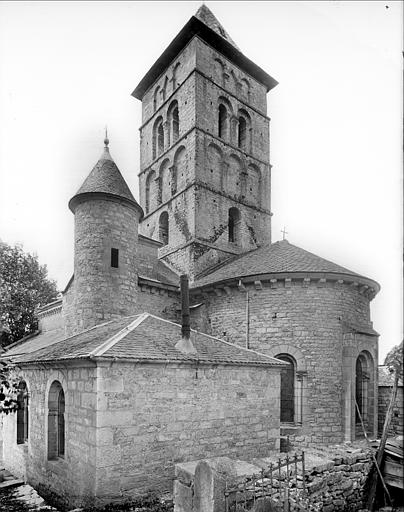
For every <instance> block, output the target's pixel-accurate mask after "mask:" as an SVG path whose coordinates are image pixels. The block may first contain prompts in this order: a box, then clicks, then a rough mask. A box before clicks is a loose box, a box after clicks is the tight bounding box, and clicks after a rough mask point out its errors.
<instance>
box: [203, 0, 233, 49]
mask: <svg viewBox="0 0 404 512" xmlns="http://www.w3.org/2000/svg"><path fill="white" fill-rule="evenodd" d="M195 18H198V20H201V21H202V22H203V23H204V24H205V25H206V26H207V27H209V28H210V29H211V30H213V31H214V32H216V34H219V36H221V37H223V38H224V39H226V41H228V42H229V43H230V44H232V45H233V46H234V47H235V48H237V49H238V50H239V47H238V46H237V45H236V43H235V42H234V41H233V39H232V38H231V37H230V36H229V34H228V33H227V32H226V30H225V29H224V28H223V25H222V24H221V23H220V22H219V20H218V19H217V18H216V16H215V15H214V14H213V12H212V11H211V10H210V9H209V8H208V7H206V5H205V4H202V5H201V6H200V7H199V9H198V10H197V12H196V14H195Z"/></svg>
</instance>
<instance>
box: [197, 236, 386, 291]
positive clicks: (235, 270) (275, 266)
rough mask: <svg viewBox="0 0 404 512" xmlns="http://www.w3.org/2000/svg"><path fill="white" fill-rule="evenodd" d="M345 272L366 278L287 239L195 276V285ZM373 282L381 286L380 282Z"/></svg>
mask: <svg viewBox="0 0 404 512" xmlns="http://www.w3.org/2000/svg"><path fill="white" fill-rule="evenodd" d="M300 272H301V273H305V272H307V273H313V272H314V273H326V274H345V275H349V276H355V277H357V278H363V279H366V278H364V277H363V276H360V275H359V274H357V273H355V272H352V271H351V270H348V269H347V268H344V267H341V266H340V265H337V264H336V263H333V262H332V261H328V260H325V259H324V258H320V257H319V256H316V255H315V254H312V253H311V252H308V251H305V250H304V249H301V248H300V247H297V246H296V245H292V244H291V243H289V242H288V241H287V240H281V241H279V242H275V243H273V244H271V245H265V246H262V247H259V248H258V249H255V250H253V251H250V252H248V253H246V254H242V255H240V256H238V257H236V258H235V259H233V260H231V261H230V262H228V263H226V262H225V263H224V264H222V265H220V266H218V267H216V269H213V271H211V272H210V273H209V274H208V275H205V276H203V277H200V278H198V279H196V281H195V282H194V283H193V285H192V287H193V288H198V287H202V286H206V285H209V284H214V283H217V282H220V281H225V280H227V279H234V278H242V277H247V276H258V275H262V274H279V273H300ZM374 285H375V286H376V287H377V288H378V285H377V283H374Z"/></svg>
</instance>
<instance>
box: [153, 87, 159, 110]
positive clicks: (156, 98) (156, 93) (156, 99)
mask: <svg viewBox="0 0 404 512" xmlns="http://www.w3.org/2000/svg"><path fill="white" fill-rule="evenodd" d="M159 91H160V87H159V86H157V87H156V88H155V90H154V97H153V110H154V112H156V110H157V107H158V104H159Z"/></svg>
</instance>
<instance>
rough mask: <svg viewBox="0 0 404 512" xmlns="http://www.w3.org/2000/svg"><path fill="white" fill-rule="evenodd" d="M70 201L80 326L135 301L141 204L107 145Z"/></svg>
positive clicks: (124, 310) (129, 308) (120, 312)
mask: <svg viewBox="0 0 404 512" xmlns="http://www.w3.org/2000/svg"><path fill="white" fill-rule="evenodd" d="M108 142H109V141H108V139H107V138H106V140H105V148H104V152H103V154H102V156H101V158H100V159H99V160H98V162H97V163H96V165H95V166H94V168H93V170H92V171H91V172H90V174H89V175H88V176H87V178H86V180H85V181H84V183H83V185H82V186H81V187H80V189H79V190H78V192H77V193H76V194H75V195H74V196H73V197H72V199H71V200H70V201H69V208H70V209H71V211H72V212H73V213H74V216H75V241H74V281H73V290H72V293H73V295H74V300H73V303H74V311H75V314H74V317H75V321H74V323H75V329H74V330H75V331H80V330H83V329H86V328H88V327H92V326H93V325H97V324H100V323H102V322H104V321H106V320H109V319H111V318H114V317H118V316H125V315H130V314H132V313H133V312H134V311H135V308H136V303H137V279H138V273H137V257H136V254H137V242H138V224H139V220H140V218H141V217H142V216H143V211H142V208H141V207H140V206H139V205H138V203H137V202H136V200H135V198H134V197H133V195H132V193H131V191H130V190H129V187H128V185H127V184H126V182H125V180H124V178H123V176H122V174H121V173H120V171H119V169H118V167H117V165H116V164H115V162H114V161H113V159H112V157H111V155H110V153H109V148H108Z"/></svg>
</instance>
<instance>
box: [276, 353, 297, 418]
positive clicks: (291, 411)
mask: <svg viewBox="0 0 404 512" xmlns="http://www.w3.org/2000/svg"><path fill="white" fill-rule="evenodd" d="M275 357H276V358H277V359H280V360H281V361H285V362H287V363H290V364H289V367H288V368H284V369H282V371H281V423H293V422H294V421H295V375H296V362H295V360H294V359H293V357H292V356H290V355H289V354H278V355H277V356H275Z"/></svg>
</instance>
